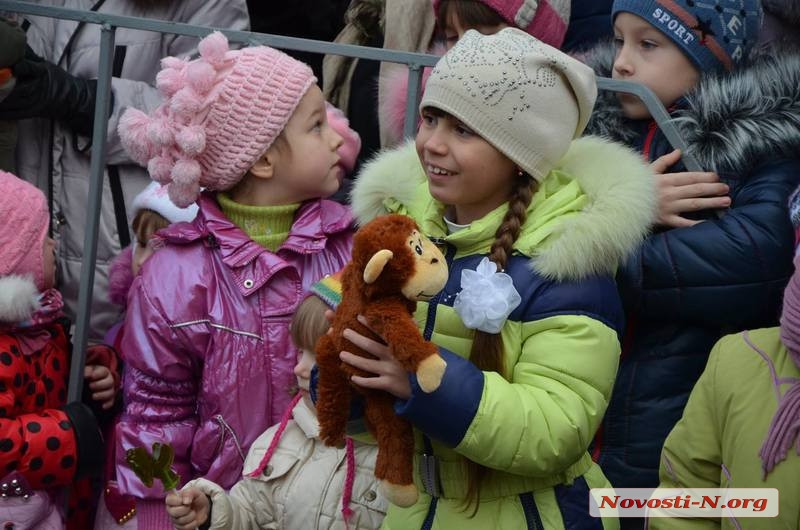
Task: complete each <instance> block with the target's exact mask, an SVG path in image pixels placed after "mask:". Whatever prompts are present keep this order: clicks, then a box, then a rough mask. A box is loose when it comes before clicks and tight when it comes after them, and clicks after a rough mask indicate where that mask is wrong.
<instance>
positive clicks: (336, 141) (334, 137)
mask: <svg viewBox="0 0 800 530" xmlns="http://www.w3.org/2000/svg"><path fill="white" fill-rule="evenodd" d="M329 130H330V132H331V146H332V147H333V150H334V151H336V150H337V149H339V148H340V147H341V146H342V145H344V137H342V135H341V134H339V133H338V132H336V131H334V130H333V128H329Z"/></svg>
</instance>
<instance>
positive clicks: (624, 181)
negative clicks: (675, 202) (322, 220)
mask: <svg viewBox="0 0 800 530" xmlns="http://www.w3.org/2000/svg"><path fill="white" fill-rule="evenodd" d="M556 169H558V170H561V171H563V172H564V173H566V174H568V175H571V176H573V177H574V178H575V179H576V180H577V181H578V183H579V184H580V186H581V188H582V189H583V191H584V192H585V193H586V195H587V196H588V197H589V199H590V201H589V204H587V206H586V207H585V208H584V209H583V210H582V211H581V212H580V213H578V214H577V215H571V216H567V217H565V218H564V219H557V220H555V221H554V223H556V224H555V226H554V227H553V231H552V235H551V236H550V237H548V239H547V241H546V242H545V244H543V245H542V246H540V247H537V248H532V249H529V252H527V253H528V254H529V255H531V256H533V258H532V260H531V266H532V267H533V268H534V269H535V270H536V271H537V272H538V273H540V274H542V275H544V276H546V277H549V278H553V279H557V280H574V279H580V278H583V277H586V276H588V275H591V274H598V273H600V274H603V273H611V274H613V273H614V271H615V270H616V269H617V267H618V266H619V264H620V263H621V262H622V261H624V260H625V259H626V258H627V257H628V255H629V254H630V253H631V252H633V250H634V249H636V248H637V247H638V246H639V245H640V244H641V242H642V241H643V240H644V238H645V237H646V236H647V234H648V233H649V231H650V227H651V226H652V224H653V221H654V219H655V212H656V196H655V188H654V179H653V176H652V172H651V171H650V169H649V167H648V166H647V164H645V162H644V161H643V160H642V158H641V156H640V155H639V154H638V153H636V152H634V151H633V150H631V149H629V148H627V147H625V146H623V145H621V144H618V143H614V142H611V141H609V140H605V139H602V138H598V137H592V136H587V137H584V138H580V139H578V140H575V141H574V142H572V145H571V146H570V149H569V151H567V154H566V155H565V156H564V158H562V160H561V161H560V162H559V163H558V164H557V166H556ZM425 180H426V177H425V173H424V171H423V169H422V165H421V164H420V162H419V158H418V157H417V154H416V150H415V147H414V142H413V141H409V142H407V143H406V144H404V145H402V146H400V147H398V148H396V149H393V150H390V151H384V152H383V153H381V154H380V155H379V156H378V157H376V158H375V159H373V160H372V161H371V162H369V163H368V164H367V165H366V166H365V167H364V169H363V170H362V172H361V174H360V175H359V177H358V179H357V180H356V184H355V187H354V188H353V192H352V197H351V200H352V202H351V204H352V208H353V212H354V213H355V215H356V218H357V219H358V222H359V223H360V224H364V223H366V222H368V221H369V220H371V219H373V218H375V217H377V216H378V215H382V214H385V213H387V209H386V207H385V206H384V201H385V200H386V199H389V198H394V199H396V200H397V201H399V202H401V203H404V204H409V203H410V201H412V200H414V197H415V193H416V190H417V189H418V187H419V185H420V183H421V182H424V181H425ZM523 238H524V234H523V236H521V238H520V241H521V242H522V240H523Z"/></svg>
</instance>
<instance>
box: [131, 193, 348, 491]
mask: <svg viewBox="0 0 800 530" xmlns="http://www.w3.org/2000/svg"><path fill="white" fill-rule="evenodd" d="M198 204H199V206H200V212H199V213H198V215H197V218H196V219H195V220H194V221H192V222H191V223H178V224H174V225H172V226H170V227H169V228H166V229H164V230H162V231H161V232H159V236H161V237H162V238H163V239H164V242H165V246H164V248H162V249H160V250H159V251H158V252H156V253H155V254H153V256H151V257H150V259H149V260H148V261H147V262H146V263H145V265H144V266H143V267H142V271H141V273H140V274H139V276H137V278H136V279H135V280H134V283H133V286H132V287H131V293H130V295H129V297H128V313H127V317H126V320H125V330H124V336H123V339H122V349H123V350H124V351H125V361H126V369H125V376H124V382H123V392H124V402H125V411H124V413H123V415H122V418H121V421H120V423H119V425H118V426H117V441H116V443H117V476H118V480H119V485H120V489H121V490H122V492H123V493H130V494H132V495H135V496H136V497H141V498H161V497H163V496H164V494H163V490H162V489H161V485H160V483H158V481H156V483H155V484H154V487H153V488H147V487H145V486H144V485H143V484H142V483H141V481H140V480H139V479H138V478H137V477H136V476H135V475H134V474H133V473H132V472H131V470H130V469H129V468H128V466H127V465H126V464H125V461H124V460H125V451H126V450H127V449H129V448H131V447H135V446H144V447H147V448H148V450H149V449H150V447H151V445H152V443H153V442H169V443H170V444H172V446H173V448H174V450H175V462H174V468H175V470H176V471H177V472H178V473H179V474H180V476H181V482H182V483H185V482H187V481H189V480H191V479H193V478H196V477H205V478H207V479H209V480H212V481H214V482H216V483H217V484H219V485H220V486H222V487H223V488H225V489H229V488H230V487H232V486H233V485H234V483H235V482H236V481H237V480H238V479H239V478H240V477H241V473H242V465H243V463H244V458H245V455H246V454H247V450H248V448H249V447H250V444H251V443H253V441H254V440H255V439H256V438H257V437H258V436H259V435H260V434H261V433H262V432H264V431H265V430H266V429H267V427H269V426H270V425H273V424H274V423H277V422H278V420H279V419H280V414H281V413H282V412H283V411H284V410H285V409H286V407H287V406H288V404H289V401H290V394H289V390H290V388H291V387H292V386H294V385H295V378H294V375H293V368H294V365H295V363H296V357H297V350H296V349H295V347H294V346H293V345H292V343H291V337H290V335H289V322H290V320H291V317H292V314H293V313H294V311H295V309H296V308H297V306H298V304H299V303H300V301H301V300H302V299H303V297H304V296H305V293H306V291H307V289H308V287H309V286H310V285H311V284H312V283H314V282H316V281H317V280H319V279H320V278H321V277H323V276H324V275H326V274H329V273H333V272H336V271H338V270H340V269H342V268H343V267H344V265H345V264H346V263H347V261H349V259H350V250H351V246H352V235H353V226H352V216H351V213H350V210H349V209H348V208H346V207H344V206H342V205H340V204H337V203H335V202H332V201H328V200H315V201H309V202H307V203H305V204H303V205H302V206H301V207H300V209H299V210H298V212H297V216H296V219H295V222H294V224H293V226H292V229H291V232H290V234H289V238H288V239H287V240H286V241H285V242H284V243H283V245H282V246H281V248H280V249H278V252H277V253H273V252H270V251H269V250H266V249H265V248H263V247H261V246H260V245H258V244H257V243H255V242H254V241H252V240H251V239H250V238H249V237H247V235H246V234H245V233H244V232H243V231H242V230H241V229H239V228H238V227H237V226H235V225H234V224H233V223H232V222H231V221H230V220H228V218H227V217H225V215H224V214H223V213H222V210H221V209H220V207H219V205H218V204H217V201H216V199H215V197H214V195H213V194H212V193H209V192H206V193H204V194H203V195H202V196H201V198H200V200H199V201H198Z"/></svg>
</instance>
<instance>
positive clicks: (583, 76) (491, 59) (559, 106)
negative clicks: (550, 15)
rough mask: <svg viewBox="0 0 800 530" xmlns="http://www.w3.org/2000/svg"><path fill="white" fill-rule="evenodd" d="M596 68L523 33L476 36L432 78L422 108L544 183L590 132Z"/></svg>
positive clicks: (464, 39)
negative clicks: (447, 117) (444, 116)
mask: <svg viewBox="0 0 800 530" xmlns="http://www.w3.org/2000/svg"><path fill="white" fill-rule="evenodd" d="M596 99H597V83H596V81H595V75H594V72H593V71H592V69H591V68H589V67H588V66H586V65H585V64H583V63H581V62H579V61H577V60H575V59H573V58H572V57H569V56H568V55H566V54H564V53H562V52H560V51H558V50H557V49H555V48H553V47H551V46H548V45H547V44H544V43H542V42H541V41H539V40H537V39H535V38H534V37H531V36H530V35H528V34H527V33H525V32H523V31H521V30H519V29H517V28H506V29H503V30H502V31H499V32H498V33H495V34H494V35H482V34H481V33H479V32H477V31H475V30H469V31H467V32H466V33H464V36H463V37H462V38H461V39H460V40H459V41H458V42H457V43H456V45H455V46H454V47H453V48H452V49H451V50H450V51H448V52H447V53H446V54H445V55H444V57H442V58H441V59H440V60H439V62H438V63H436V66H435V67H434V69H433V72H431V76H430V77H429V78H428V84H427V85H426V87H425V92H424V94H423V95H422V101H421V102H420V106H419V108H420V109H424V108H425V107H434V108H437V109H440V110H443V111H445V112H447V113H449V114H451V115H453V116H454V117H455V118H457V119H458V120H460V121H462V122H463V123H464V124H465V125H467V126H468V127H469V128H471V129H472V130H473V131H475V132H476V133H477V134H478V135H480V136H481V137H482V138H483V139H485V140H486V141H487V142H489V143H490V144H492V145H493V146H494V147H496V148H497V149H498V150H499V151H500V152H502V153H503V154H505V155H506V156H507V157H508V158H510V159H511V160H513V161H514V162H515V163H516V164H517V165H518V166H519V167H520V168H521V169H523V170H524V171H525V172H527V173H528V174H529V175H530V176H532V177H533V178H535V179H537V180H542V179H544V177H545V176H546V175H547V173H548V172H549V171H550V170H551V169H552V168H553V167H554V166H555V165H556V163H558V161H559V160H561V158H562V157H563V156H564V154H565V153H566V152H567V149H568V148H569V145H570V143H571V142H572V140H573V139H574V138H577V137H579V136H580V135H581V133H582V132H583V129H584V128H585V127H586V123H587V122H588V121H589V117H590V115H591V113H592V108H593V107H594V102H595V100H596Z"/></svg>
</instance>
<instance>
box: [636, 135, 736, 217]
mask: <svg viewBox="0 0 800 530" xmlns="http://www.w3.org/2000/svg"><path fill="white" fill-rule="evenodd" d="M680 158H681V151H680V149H676V150H674V151H672V152H671V153H667V154H666V155H664V156H661V157H659V158H658V159H656V160H654V161H653V163H652V164H650V168H651V169H652V170H653V172H654V173H655V174H656V194H657V195H658V218H657V219H656V224H657V225H660V226H666V227H670V228H681V227H685V226H694V225H696V224H697V223H700V222H701V221H698V220H692V219H686V218H685V217H682V216H681V214H683V213H686V212H696V211H699V210H715V209H721V208H727V207H728V206H730V205H731V198H730V197H728V192H729V188H728V185H727V184H723V183H722V182H720V181H719V176H717V174H716V173H708V172H699V171H687V172H684V173H664V172H665V171H666V170H667V169H668V168H670V167H671V166H672V165H673V164H675V163H676V162H678V161H679V160H680Z"/></svg>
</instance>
